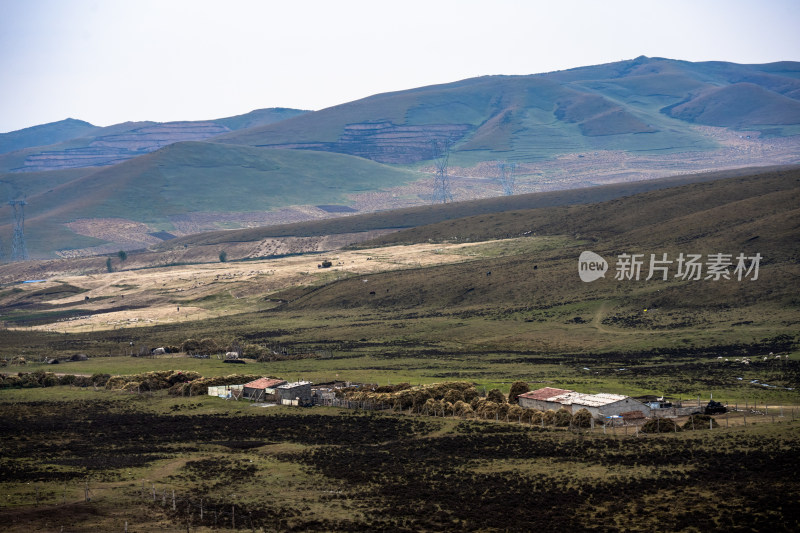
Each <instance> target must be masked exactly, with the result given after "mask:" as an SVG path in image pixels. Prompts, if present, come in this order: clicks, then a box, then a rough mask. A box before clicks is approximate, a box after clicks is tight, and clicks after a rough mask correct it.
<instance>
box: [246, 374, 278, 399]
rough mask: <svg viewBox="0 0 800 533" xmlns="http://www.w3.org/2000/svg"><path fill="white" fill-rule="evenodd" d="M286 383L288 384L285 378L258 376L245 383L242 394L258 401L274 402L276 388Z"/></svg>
mask: <svg viewBox="0 0 800 533" xmlns="http://www.w3.org/2000/svg"><path fill="white" fill-rule="evenodd" d="M284 384H286V380H285V379H276V378H258V379H256V380H254V381H251V382H250V383H245V384H244V388H243V389H242V395H243V396H244V397H245V398H247V399H249V400H253V401H256V402H274V401H275V400H276V396H275V392H276V389H277V388H278V387H280V386H281V385H284Z"/></svg>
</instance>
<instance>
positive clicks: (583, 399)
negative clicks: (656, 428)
mask: <svg viewBox="0 0 800 533" xmlns="http://www.w3.org/2000/svg"><path fill="white" fill-rule="evenodd" d="M519 405H520V406H521V407H526V408H532V409H539V410H542V411H547V410H550V409H553V410H558V409H561V408H564V409H567V410H569V411H570V412H571V413H573V414H574V413H576V412H578V411H580V410H581V409H586V410H587V411H589V413H591V415H592V416H593V417H595V418H603V417H606V416H615V415H621V414H622V413H629V412H631V411H639V412H641V413H642V415H644V416H647V417H649V416H650V408H649V407H647V406H646V405H645V404H643V403H642V402H639V401H637V400H634V399H633V398H631V397H630V396H623V395H622V394H607V393H601V394H583V393H580V392H575V391H570V390H565V389H555V388H550V387H545V388H544V389H538V390H535V391H531V392H526V393H525V394H520V396H519Z"/></svg>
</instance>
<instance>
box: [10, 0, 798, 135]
mask: <svg viewBox="0 0 800 533" xmlns="http://www.w3.org/2000/svg"><path fill="white" fill-rule="evenodd" d="M798 28H800V1H798V0H774V1H770V0H748V1H740V0H720V1H716V0H714V1H703V0H689V1H684V0H669V1H658V2H657V1H648V0H633V1H614V0H585V1H570V0H552V1H547V2H544V1H514V0H492V1H491V2H488V1H464V0H462V1H437V0H421V1H417V0H403V1H397V0H390V1H388V0H387V1H382V0H369V1H349V0H328V1H302V0H295V1H285V2H284V1H268V0H261V1H244V0H0V132H7V131H11V130H16V129H20V128H24V127H28V126H33V125H36V124H42V123H46V122H53V121H57V120H61V119H64V118H67V117H72V118H77V119H82V120H86V121H88V122H91V123H92V124H96V125H99V126H107V125H110V124H115V123H119V122H124V121H128V120H155V121H168V120H201V119H212V118H220V117H225V116H230V115H237V114H242V113H246V112H248V111H250V110H252V109H258V108H264V107H295V108H301V109H322V108H324V107H328V106H332V105H336V104H339V103H343V102H347V101H351V100H356V99H358V98H362V97H365V96H369V95H371V94H376V93H380V92H386V91H393V90H401V89H408V88H412V87H419V86H423V85H431V84H435V83H445V82H450V81H456V80H459V79H464V78H469V77H473V76H481V75H485V74H532V73H539V72H548V71H552V70H561V69H566V68H572V67H578V66H584V65H592V64H598V63H608V62H612V61H618V60H621V59H631V58H634V57H637V56H640V55H646V56H659V57H669V58H673V59H685V60H689V61H706V60H722V61H733V62H737V63H765V62H771V61H780V60H793V61H798V60H800V30H798Z"/></svg>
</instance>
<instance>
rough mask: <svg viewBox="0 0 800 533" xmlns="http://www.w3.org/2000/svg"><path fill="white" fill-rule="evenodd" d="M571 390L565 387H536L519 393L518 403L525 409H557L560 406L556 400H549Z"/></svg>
mask: <svg viewBox="0 0 800 533" xmlns="http://www.w3.org/2000/svg"><path fill="white" fill-rule="evenodd" d="M570 392H573V391H571V390H566V389H555V388H553V387H544V388H543V389H536V390H532V391H530V392H526V393H524V394H520V395H519V397H518V399H519V405H520V407H525V408H526V409H538V410H540V411H549V410H550V409H553V410H558V409H560V408H561V407H562V405H561V404H560V403H558V402H557V401H554V400H551V398H555V397H557V396H560V395H562V394H568V393H570Z"/></svg>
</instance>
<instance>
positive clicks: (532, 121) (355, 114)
mask: <svg viewBox="0 0 800 533" xmlns="http://www.w3.org/2000/svg"><path fill="white" fill-rule="evenodd" d="M798 78H800V63H794V62H783V63H780V64H769V65H737V64H734V63H717V62H714V63H690V62H686V61H675V60H669V59H662V58H646V57H640V58H636V59H634V60H629V61H620V62H617V63H610V64H606V65H596V66H591V67H581V68H577V69H571V70H567V71H560V72H553V73H546V74H536V75H530V76H485V77H481V78H472V79H467V80H462V81H458V82H454V83H448V84H443V85H435V86H429V87H421V88H418V89H412V90H408V91H399V92H393V93H385V94H379V95H375V96H371V97H368V98H364V99H362V100H358V101H355V102H349V103H346V104H342V105H338V106H334V107H331V108H328V109H323V110H320V111H317V112H314V113H309V114H306V115H303V116H301V117H296V118H294V119H290V120H287V121H284V122H281V123H279V124H273V125H266V126H261V127H256V128H249V129H246V130H241V131H238V132H234V133H230V134H225V135H222V136H220V137H219V138H218V139H217V140H218V141H220V142H226V143H233V144H245V145H251V146H271V147H284V148H293V149H309V150H323V151H332V152H339V153H348V154H354V155H359V156H361V157H366V158H369V159H373V160H376V161H382V162H389V163H406V164H408V163H414V162H417V161H422V160H425V159H429V158H431V156H432V154H433V150H432V147H431V144H432V141H442V140H449V141H451V142H452V143H453V145H454V146H453V152H454V156H455V160H456V161H461V162H470V161H477V160H492V159H498V158H507V159H509V160H519V161H534V160H537V159H540V158H544V157H551V156H553V155H555V154H561V153H568V152H575V151H589V150H626V151H660V152H663V151H685V150H706V149H710V148H712V147H713V146H714V142H713V141H712V140H710V139H708V138H706V137H704V136H703V135H702V134H701V133H699V132H697V131H694V130H693V129H692V128H691V127H690V126H689V125H690V124H692V123H695V122H697V123H702V124H713V125H722V126H735V127H739V128H762V129H763V128H765V127H767V126H787V125H791V126H798V125H800V117H798V115H797V113H796V107H797V100H796V98H797V95H798V94H800V79H798ZM698 98H700V100H698ZM691 101H696V103H697V104H698V105H701V104H702V105H703V106H704V107H707V106H713V107H714V109H715V111H714V112H713V113H712V114H710V115H709V116H708V117H703V116H700V114H699V111H697V110H694V111H693V110H692V109H691V106H689V105H688V104H690V103H691ZM681 105H685V107H683V108H681V107H680V106H681ZM742 106H744V107H745V108H746V110H745V111H742V110H741V108H742ZM770 131H771V132H772V133H773V134H775V133H776V132H777V134H783V133H792V132H793V130H787V131H786V132H784V131H783V130H781V129H777V130H776V129H775V128H772V129H771V130H770Z"/></svg>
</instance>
